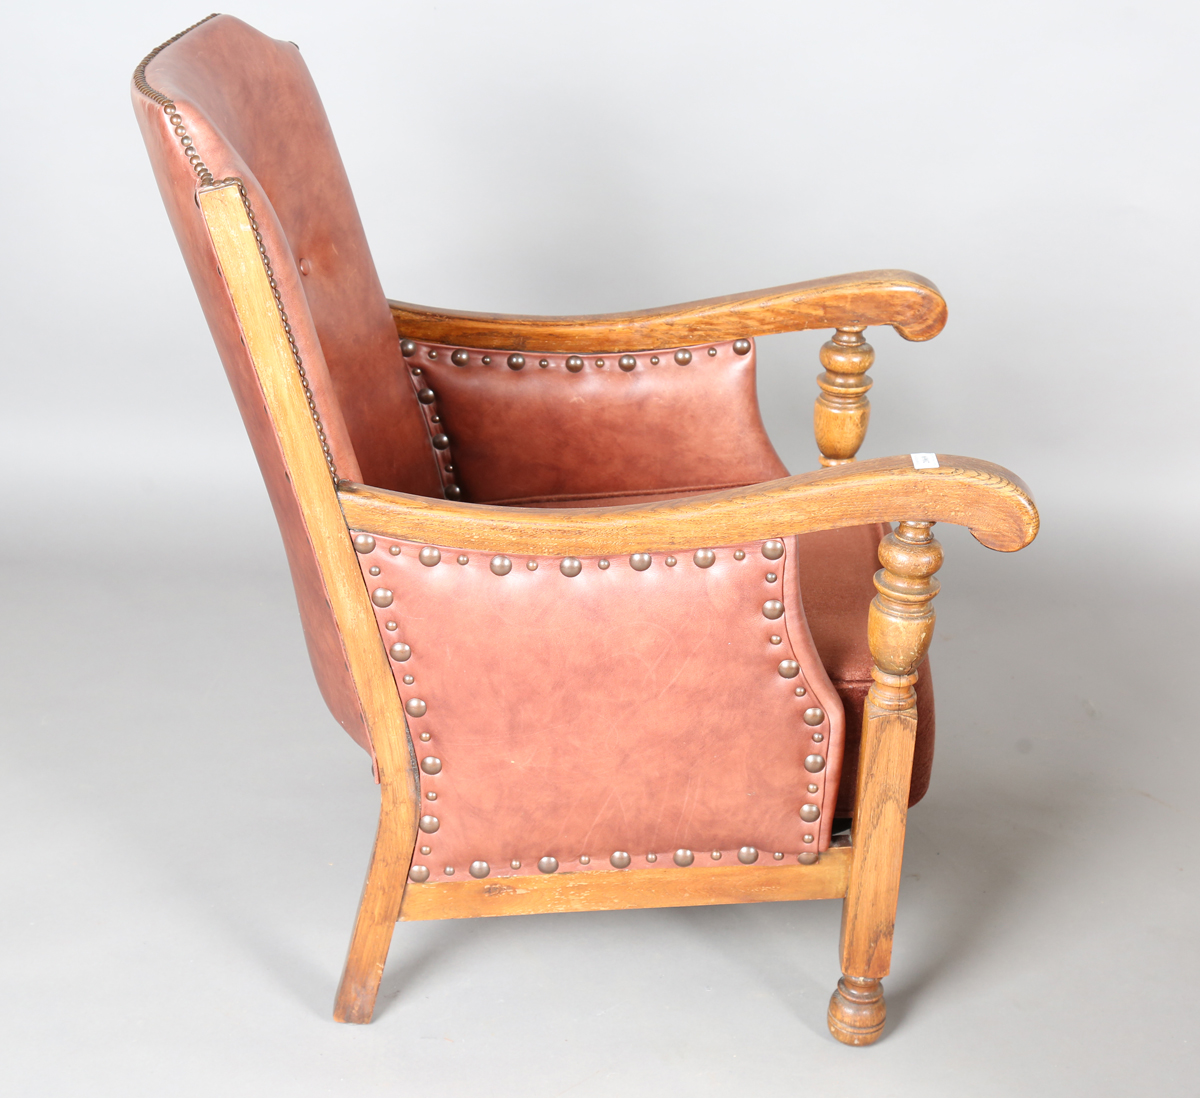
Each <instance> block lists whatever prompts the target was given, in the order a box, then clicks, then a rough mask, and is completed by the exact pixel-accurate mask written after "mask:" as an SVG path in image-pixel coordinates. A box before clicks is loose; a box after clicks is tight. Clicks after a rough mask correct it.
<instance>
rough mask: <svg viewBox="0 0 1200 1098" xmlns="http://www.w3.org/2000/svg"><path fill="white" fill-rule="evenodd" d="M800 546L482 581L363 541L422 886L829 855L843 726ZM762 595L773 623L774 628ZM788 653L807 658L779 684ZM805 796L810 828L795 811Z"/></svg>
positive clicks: (661, 557)
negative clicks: (618, 859)
mask: <svg viewBox="0 0 1200 1098" xmlns="http://www.w3.org/2000/svg"><path fill="white" fill-rule="evenodd" d="M795 540H796V539H795V538H787V539H783V543H782V544H781V545H780V546H779V550H780V552H781V553H782V555H780V556H774V555H772V556H771V557H770V558H768V556H767V555H765V554H764V545H763V544H762V543H751V544H746V545H742V546H729V547H725V548H721V549H719V550H717V551H716V554H715V560H714V561H712V562H711V563H709V564H708V565H707V566H706V567H699V566H697V565H696V563H695V562H694V560H693V555H692V554H691V553H687V554H684V553H679V554H678V555H668V554H665V553H654V554H648V555H647V556H648V558H649V559H648V560H643V561H640V562H639V563H641V564H643V565H645V567H643V568H641V569H635V568H634V567H632V566H631V563H630V559H629V558H627V557H621V558H613V559H612V560H608V559H601V558H590V559H589V558H582V559H580V560H579V561H578V565H579V568H578V571H577V572H576V574H574V575H568V574H564V573H563V571H562V570H561V569H560V567H559V566H560V562H561V558H558V557H552V558H547V557H517V556H513V557H506V558H504V561H505V565H504V566H503V567H500V568H497V569H493V567H492V566H491V560H492V558H491V556H490V555H489V554H487V553H479V552H470V551H462V550H458V549H456V548H453V547H448V546H439V547H436V548H437V554H436V558H435V556H434V555H433V554H432V553H431V552H430V550H431V549H432V548H435V547H424V550H425V557H424V559H422V558H421V557H420V556H419V554H420V553H421V551H422V549H423V547H422V546H421V545H420V544H412V543H406V542H399V541H393V540H390V539H384V538H378V537H377V538H375V539H374V546H373V548H371V549H370V551H369V552H366V553H363V554H362V555H361V558H360V559H361V562H362V568H363V572H364V578H365V579H366V581H367V583H368V584H369V585H370V586H371V588H372V589H373V590H374V591H376V592H380V591H382V592H386V594H385V595H377V599H376V605H377V610H376V617H377V618H378V621H379V625H380V633H381V635H382V636H383V638H384V642H385V644H386V645H387V646H388V648H389V649H392V648H393V646H394V645H399V646H400V647H399V649H398V650H395V651H394V654H393V659H392V666H393V670H394V674H395V677H396V683H397V687H398V689H399V691H400V695H401V697H402V698H404V700H405V703H406V706H407V709H408V712H409V714H410V720H409V727H410V729H411V732H412V734H413V739H414V747H415V748H416V750H417V756H418V758H419V759H422V760H424V763H423V765H422V774H421V786H422V798H423V800H422V811H423V813H424V814H425V818H426V824H425V827H426V829H427V830H426V832H425V833H424V834H422V835H421V838H420V842H421V844H422V845H424V846H427V847H429V853H428V854H423V855H421V856H419V857H417V858H416V859H415V861H416V863H417V864H418V865H421V866H424V867H425V868H426V869H428V870H429V876H428V878H426V879H428V880H438V879H442V878H444V877H445V876H446V875H447V874H446V867H447V866H449V867H450V868H451V870H452V873H451V874H450V875H453V874H454V873H457V874H459V875H462V874H463V873H465V872H466V871H467V867H468V866H470V865H471V864H472V863H473V862H476V861H485V862H487V863H488V865H489V870H490V873H489V875H491V876H512V875H514V874H515V875H520V874H529V873H532V874H535V875H536V874H537V873H538V867H537V863H538V861H539V859H541V858H542V857H546V856H550V857H553V858H554V859H555V860H556V861H557V862H558V864H559V867H560V868H563V869H571V870H577V869H582V870H608V869H610V868H611V866H610V864H609V856H610V855H611V854H612V853H613V852H614V851H624V852H626V853H629V854H630V855H631V856H632V857H633V858H634V862H633V864H634V865H635V866H645V865H647V864H650V861H649V860H648V859H647V855H648V854H649V855H653V856H654V859H653V860H654V861H660V860H661V861H662V862H663V863H664V864H666V865H668V866H669V865H670V864H671V859H672V854H673V852H674V851H676V850H678V849H680V848H686V849H691V850H693V851H695V852H696V853H697V854H698V855H701V856H702V859H703V863H704V864H712V862H713V861H714V860H724V861H726V862H730V861H731V862H733V863H734V864H736V863H737V860H738V852H739V850H740V849H741V848H743V847H753V848H755V850H757V851H758V852H759V854H760V857H759V858H758V859H757V860H758V861H759V862H760V863H761V864H762V865H764V866H767V865H771V864H775V860H774V858H773V855H774V854H775V853H779V854H782V855H784V856H786V857H787V858H788V859H789V860H790V861H793V862H794V860H795V857H796V855H797V854H801V853H804V852H808V853H815V852H816V851H817V850H818V847H819V848H821V849H824V848H825V847H826V846H828V843H829V838H830V830H831V826H832V822H833V817H834V812H833V806H834V802H835V800H836V790H837V782H838V772H839V767H840V764H841V747H842V743H843V732H844V729H843V724H842V713H841V705H840V704H839V702H838V699H837V694H836V692H835V690H834V688H833V686H832V684H831V683H830V682H829V679H828V677H827V676H826V674H825V671H824V668H823V667H822V665H821V661H820V658H819V657H818V655H817V653H816V649H815V648H814V647H813V644H812V639H811V638H810V636H809V634H808V629H807V627H806V625H805V620H804V614H803V612H802V610H801V607H800V601H799V598H798V597H797V595H798V591H797V589H796V585H795V583H794V582H793V579H792V576H791V567H792V563H791V562H792V558H793V556H794V553H795ZM784 546H786V550H785V549H784ZM771 552H772V554H774V550H771ZM530 564H534V565H535V566H536V567H535V568H533V569H530V568H529V565H530ZM497 572H499V573H500V574H497ZM773 599H781V600H782V602H783V604H784V612H783V613H782V614H781V615H779V616H777V617H767V616H766V615H764V613H763V607H764V604H765V603H768V602H769V601H770V600H773ZM380 602H383V603H386V605H384V606H379V605H378V604H379V603H380ZM773 636H774V637H777V638H779V641H780V643H773V642H772V640H771V638H772V637H773ZM783 661H795V662H797V663H798V664H799V668H792V667H790V666H788V665H786V664H785V666H784V669H785V670H786V671H787V672H788V674H787V675H786V676H785V675H783V674H781V673H780V665H781V663H782V662H783ZM816 709H820V710H823V711H824V715H823V716H822V714H821V713H817V714H816V719H815V720H813V721H806V720H805V714H806V713H808V714H812V713H813V712H814V710H816ZM806 757H815V758H817V759H818V760H821V761H824V762H825V765H823V766H821V767H818V768H816V769H814V770H813V771H812V772H810V771H809V770H806V769H805V768H804V766H803V761H804V759H805V758H806ZM809 785H811V786H812V790H811V791H806V790H807V787H808V786H809ZM430 794H433V795H434V797H435V798H436V799H435V800H430V799H429V795H430ZM806 804H807V805H810V806H815V807H816V808H817V809H819V811H820V818H819V820H817V821H815V822H813V821H810V822H806V821H805V820H804V819H802V818H801V816H800V814H799V813H800V811H801V807H802V806H803V805H806ZM713 851H718V852H719V853H720V858H719V859H713V858H712V852H713ZM581 859H586V860H581ZM514 860H516V861H519V862H520V863H521V865H520V867H518V868H516V869H514V868H513V867H512V864H511V863H512V862H513V861H514Z"/></svg>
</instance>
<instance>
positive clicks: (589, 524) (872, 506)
mask: <svg viewBox="0 0 1200 1098" xmlns="http://www.w3.org/2000/svg"><path fill="white" fill-rule="evenodd" d="M938 461H939V463H940V467H939V468H937V469H914V468H913V464H912V459H911V458H910V457H909V456H908V455H907V454H906V455H904V456H903V457H889V458H875V459H873V460H871V461H860V462H855V463H853V464H848V465H838V466H834V467H833V468H830V469H820V470H818V471H816V472H813V473H802V474H800V475H799V476H794V477H785V478H784V479H782V480H772V481H767V482H766V483H764V484H755V485H751V486H750V487H748V488H734V489H730V490H728V491H724V492H710V493H706V494H704V495H699V496H687V497H684V498H682V499H676V500H670V501H668V502H665V503H643V504H636V505H633V506H629V507H598V508H592V509H578V510H576V509H559V510H550V509H543V508H535V507H524V508H522V507H495V506H489V505H483V504H471V503H450V502H446V501H443V500H434V499H428V498H426V497H424V496H409V495H403V494H401V493H399V492H386V491H383V490H381V489H379V488H370V487H367V486H365V485H362V484H351V483H349V482H343V483H342V484H341V485H340V486H339V488H338V498H339V499H340V500H341V504H342V513H343V514H344V515H345V517H346V523H347V525H348V526H349V527H350V529H352V530H355V531H363V532H366V533H371V534H380V535H383V536H385V537H393V538H399V539H402V540H405V541H416V542H426V543H428V544H430V545H439V546H448V547H452V548H455V549H479V550H483V551H486V552H492V553H529V554H537V555H545V556H598V555H605V554H612V555H614V556H616V555H620V554H624V553H642V552H654V551H660V552H661V551H667V550H672V549H694V548H697V547H703V546H710V545H712V546H716V545H737V544H739V543H741V542H746V541H760V540H766V539H767V538H774V537H781V536H783V535H785V534H802V533H807V532H809V531H812V530H832V529H836V528H838V527H842V526H862V525H865V524H867V523H872V522H892V521H901V520H906V519H907V520H924V521H930V522H950V523H954V524H956V525H958V526H966V527H967V528H968V529H969V530H970V531H971V533H972V534H973V535H974V536H975V538H976V540H977V541H979V542H981V543H982V544H984V545H986V546H987V547H988V548H989V549H998V550H1000V551H1002V552H1006V553H1011V552H1013V551H1015V550H1017V549H1022V548H1024V547H1025V546H1026V545H1028V544H1029V543H1030V542H1031V541H1033V539H1034V537H1035V536H1036V535H1037V529H1038V513H1037V507H1036V506H1035V505H1034V502H1033V498H1032V496H1031V495H1030V494H1029V489H1028V488H1026V486H1025V485H1024V483H1022V481H1021V480H1020V479H1019V478H1018V477H1016V476H1015V475H1014V474H1012V473H1010V472H1009V471H1008V470H1007V469H1003V468H1001V467H1000V466H999V465H993V464H991V462H987V461H979V460H976V459H975V458H962V457H952V456H950V455H942V454H939V455H938Z"/></svg>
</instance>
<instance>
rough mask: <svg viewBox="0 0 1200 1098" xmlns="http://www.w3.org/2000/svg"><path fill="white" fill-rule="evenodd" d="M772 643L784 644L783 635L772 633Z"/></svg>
mask: <svg viewBox="0 0 1200 1098" xmlns="http://www.w3.org/2000/svg"><path fill="white" fill-rule="evenodd" d="M771 643H772V644H782V643H783V638H782V637H781V636H779V634H778V633H772V634H771Z"/></svg>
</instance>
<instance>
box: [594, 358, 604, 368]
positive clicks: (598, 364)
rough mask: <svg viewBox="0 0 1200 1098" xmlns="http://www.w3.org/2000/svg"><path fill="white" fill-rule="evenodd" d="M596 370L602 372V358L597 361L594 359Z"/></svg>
mask: <svg viewBox="0 0 1200 1098" xmlns="http://www.w3.org/2000/svg"><path fill="white" fill-rule="evenodd" d="M596 369H597V370H603V369H604V359H602V358H598V359H596Z"/></svg>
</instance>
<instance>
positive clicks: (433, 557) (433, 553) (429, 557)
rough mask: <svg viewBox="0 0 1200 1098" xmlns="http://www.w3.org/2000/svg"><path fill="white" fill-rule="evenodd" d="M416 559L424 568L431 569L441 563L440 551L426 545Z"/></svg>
mask: <svg viewBox="0 0 1200 1098" xmlns="http://www.w3.org/2000/svg"><path fill="white" fill-rule="evenodd" d="M418 559H419V560H420V562H421V563H422V564H423V565H425V567H426V568H432V567H433V566H434V565H435V564H440V563H441V560H442V551H441V550H440V549H435V548H434V547H433V546H432V545H426V546H425V548H424V549H422V550H421V552H420V553H419V554H418Z"/></svg>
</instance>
